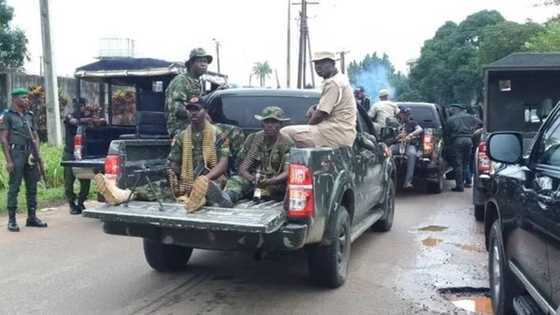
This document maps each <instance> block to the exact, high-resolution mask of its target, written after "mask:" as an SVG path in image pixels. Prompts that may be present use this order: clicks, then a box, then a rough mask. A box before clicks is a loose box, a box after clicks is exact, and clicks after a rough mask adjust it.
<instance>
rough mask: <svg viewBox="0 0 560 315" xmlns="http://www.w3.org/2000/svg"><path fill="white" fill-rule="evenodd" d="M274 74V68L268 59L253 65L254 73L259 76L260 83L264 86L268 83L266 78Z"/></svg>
mask: <svg viewBox="0 0 560 315" xmlns="http://www.w3.org/2000/svg"><path fill="white" fill-rule="evenodd" d="M271 74H272V68H271V67H270V64H268V61H265V62H256V63H255V65H254V66H253V70H252V75H254V76H256V77H257V78H259V85H260V86H261V87H264V86H265V84H266V79H267V78H269V77H270V75H271Z"/></svg>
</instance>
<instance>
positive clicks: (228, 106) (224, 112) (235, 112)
mask: <svg viewBox="0 0 560 315" xmlns="http://www.w3.org/2000/svg"><path fill="white" fill-rule="evenodd" d="M318 102H319V98H318V97H298V96H253V95H251V96H245V95H227V96H224V97H223V98H222V99H221V104H217V106H218V107H217V108H216V109H215V112H214V113H213V114H212V116H213V118H214V119H215V120H216V121H217V122H220V123H227V124H231V125H236V126H239V127H241V128H243V129H259V128H261V124H260V122H259V121H258V120H256V119H255V114H258V113H260V112H261V111H262V110H263V109H264V108H265V107H267V106H278V107H280V108H282V109H283V110H284V112H285V113H286V116H287V117H290V118H291V121H290V122H289V124H304V123H306V121H307V120H306V118H305V113H306V111H307V109H308V108H309V107H310V106H312V105H315V104H317V103H318Z"/></svg>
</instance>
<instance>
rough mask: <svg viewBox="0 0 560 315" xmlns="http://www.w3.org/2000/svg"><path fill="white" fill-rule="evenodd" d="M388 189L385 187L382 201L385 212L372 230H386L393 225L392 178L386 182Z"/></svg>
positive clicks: (393, 191) (393, 200) (393, 198)
mask: <svg viewBox="0 0 560 315" xmlns="http://www.w3.org/2000/svg"><path fill="white" fill-rule="evenodd" d="M387 185H388V187H389V189H387V192H386V194H387V195H386V196H385V201H384V202H383V209H384V210H385V213H384V214H383V217H382V218H381V219H380V220H379V221H377V222H376V223H375V224H374V225H373V226H372V230H374V231H377V232H388V231H390V230H391V228H392V227H393V218H394V217H395V191H396V189H395V184H394V183H393V180H392V179H389V181H388V182H387Z"/></svg>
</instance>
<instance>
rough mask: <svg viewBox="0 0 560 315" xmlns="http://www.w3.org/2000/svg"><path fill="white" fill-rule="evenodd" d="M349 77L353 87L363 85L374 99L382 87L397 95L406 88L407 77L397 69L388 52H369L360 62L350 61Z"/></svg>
mask: <svg viewBox="0 0 560 315" xmlns="http://www.w3.org/2000/svg"><path fill="white" fill-rule="evenodd" d="M348 78H349V79H350V83H351V84H352V86H353V87H355V88H357V87H363V88H364V90H365V91H366V93H367V95H369V96H370V97H371V98H372V99H375V98H377V93H378V92H379V90H380V89H389V90H390V91H391V92H392V94H393V96H395V97H398V96H399V95H401V94H402V93H403V92H404V91H405V90H406V77H405V76H404V75H403V74H401V73H400V72H396V71H395V67H394V66H393V64H392V63H391V61H390V59H389V56H388V55H387V54H383V56H381V57H379V56H378V55H377V53H373V54H371V55H370V54H367V55H366V56H365V57H364V59H362V61H360V62H356V61H352V62H350V64H349V65H348Z"/></svg>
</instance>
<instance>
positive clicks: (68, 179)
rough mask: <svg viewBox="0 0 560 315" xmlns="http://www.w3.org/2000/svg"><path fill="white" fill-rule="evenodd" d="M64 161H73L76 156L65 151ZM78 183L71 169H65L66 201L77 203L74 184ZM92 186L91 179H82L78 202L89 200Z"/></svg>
mask: <svg viewBox="0 0 560 315" xmlns="http://www.w3.org/2000/svg"><path fill="white" fill-rule="evenodd" d="M62 160H63V161H72V160H74V154H73V153H72V152H68V151H64V153H63V155H62ZM75 181H76V177H75V176H74V173H72V168H71V167H65V168H64V195H65V196H66V200H68V201H69V202H74V201H76V194H75V193H74V182H75ZM90 185H91V180H89V179H80V193H79V195H78V201H80V202H84V201H85V200H87V197H88V194H89V187H90Z"/></svg>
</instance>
